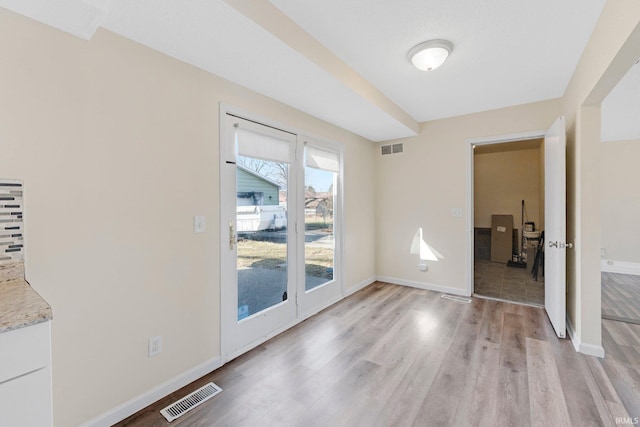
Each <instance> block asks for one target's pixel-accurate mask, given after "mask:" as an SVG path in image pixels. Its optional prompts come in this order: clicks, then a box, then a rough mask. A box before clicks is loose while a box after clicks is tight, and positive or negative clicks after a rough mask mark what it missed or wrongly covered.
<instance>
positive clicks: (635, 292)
mask: <svg viewBox="0 0 640 427" xmlns="http://www.w3.org/2000/svg"><path fill="white" fill-rule="evenodd" d="M602 318H603V319H610V320H620V321H623V322H631V323H637V324H640V276H634V275H630V274H619V273H607V272H602Z"/></svg>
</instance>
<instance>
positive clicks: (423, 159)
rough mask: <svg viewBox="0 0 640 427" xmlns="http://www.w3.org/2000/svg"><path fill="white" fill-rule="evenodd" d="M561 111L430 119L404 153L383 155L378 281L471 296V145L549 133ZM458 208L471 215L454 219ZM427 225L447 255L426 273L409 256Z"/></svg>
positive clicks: (549, 105)
mask: <svg viewBox="0 0 640 427" xmlns="http://www.w3.org/2000/svg"><path fill="white" fill-rule="evenodd" d="M559 113H560V101H559V100H557V99H556V100H549V101H544V102H537V103H532V104H526V105H520V106H516V107H511V108H504V109H499V110H493V111H486V112H483V113H477V114H471V115H466V116H460V117H454V118H450V119H443V120H436V121H433V122H427V123H423V124H422V125H421V130H420V135H419V136H416V137H413V138H408V139H404V140H403V142H404V153H402V154H396V155H389V156H380V155H379V154H378V155H377V157H376V159H377V160H376V169H377V175H376V177H377V189H378V197H377V207H376V238H377V243H376V249H377V252H376V268H377V272H378V276H381V277H384V278H387V279H392V280H394V281H396V282H403V283H412V284H415V285H418V286H421V285H436V286H439V287H443V288H446V290H447V291H451V292H458V293H465V292H466V287H467V281H468V278H467V274H466V269H465V265H466V257H467V252H468V250H467V244H468V242H467V236H466V228H467V222H466V218H467V216H468V215H469V212H466V200H467V172H468V165H469V162H470V159H469V149H468V145H469V144H468V143H467V140H469V139H472V138H480V137H491V136H496V135H504V134H512V133H521V132H529V131H538V130H543V129H547V128H548V127H549V126H550V125H551V123H553V120H554V119H555V118H556V117H557V116H558V115H559ZM382 144H386V142H385V143H382ZM452 208H462V209H463V216H462V217H461V218H460V217H454V216H452V213H451V210H452ZM518 218H519V216H518ZM419 227H422V229H423V232H424V239H425V241H426V243H428V244H429V245H431V246H432V247H433V248H435V249H436V250H437V251H439V252H440V253H441V254H442V255H443V256H444V259H441V260H439V261H438V262H433V261H428V262H427V264H428V267H429V270H428V271H426V272H421V271H418V268H417V263H418V259H417V256H415V255H410V254H409V248H410V245H411V241H412V238H413V236H414V235H415V233H416V230H417V229H418V228H419Z"/></svg>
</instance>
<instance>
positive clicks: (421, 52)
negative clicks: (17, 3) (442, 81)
mask: <svg viewBox="0 0 640 427" xmlns="http://www.w3.org/2000/svg"><path fill="white" fill-rule="evenodd" d="M452 50H453V43H451V42H450V41H448V40H429V41H426V42H423V43H420V44H419V45H417V46H414V47H413V48H412V49H411V50H410V51H409V54H408V55H407V56H408V57H409V60H410V61H411V62H412V63H413V65H415V66H416V68H417V69H418V70H422V71H431V70H435V69H436V68H438V67H439V66H441V65H442V64H443V63H444V61H445V60H446V59H447V57H448V56H449V54H450V53H451V51H452Z"/></svg>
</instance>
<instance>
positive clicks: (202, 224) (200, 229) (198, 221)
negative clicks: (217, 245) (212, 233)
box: [193, 215, 207, 233]
mask: <svg viewBox="0 0 640 427" xmlns="http://www.w3.org/2000/svg"><path fill="white" fill-rule="evenodd" d="M206 228H207V221H206V218H205V217H204V215H196V216H194V217H193V232H194V233H204V232H205V230H206Z"/></svg>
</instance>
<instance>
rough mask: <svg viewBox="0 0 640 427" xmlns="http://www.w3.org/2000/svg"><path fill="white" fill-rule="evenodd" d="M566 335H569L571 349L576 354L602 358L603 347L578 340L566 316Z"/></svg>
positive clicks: (577, 335)
mask: <svg viewBox="0 0 640 427" xmlns="http://www.w3.org/2000/svg"><path fill="white" fill-rule="evenodd" d="M567 334H568V335H569V338H571V343H572V344H573V348H574V349H575V350H576V351H577V352H578V353H583V354H587V355H589V356H595V357H600V358H602V357H604V347H602V346H601V345H593V344H587V343H583V342H582V340H581V339H580V335H579V334H578V333H577V332H576V330H575V329H574V327H573V325H572V324H571V321H570V320H569V316H567Z"/></svg>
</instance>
